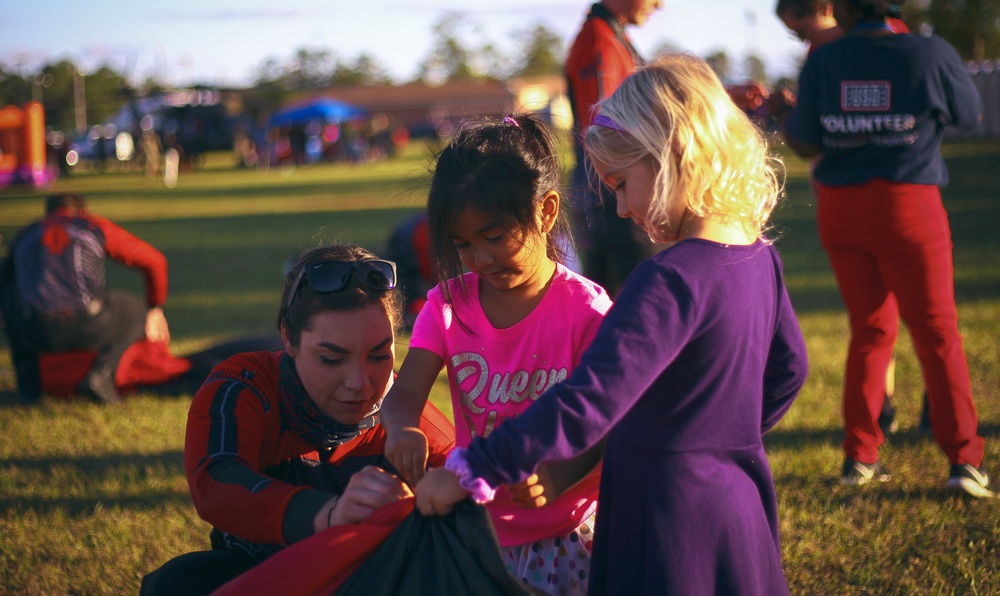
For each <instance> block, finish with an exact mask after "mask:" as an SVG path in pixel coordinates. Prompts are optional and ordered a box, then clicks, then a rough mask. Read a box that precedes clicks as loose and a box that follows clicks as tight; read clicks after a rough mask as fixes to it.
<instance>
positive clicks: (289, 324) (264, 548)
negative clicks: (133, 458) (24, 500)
mask: <svg viewBox="0 0 1000 596" xmlns="http://www.w3.org/2000/svg"><path fill="white" fill-rule="evenodd" d="M395 287H396V266H395V264H394V263H392V262H390V261H384V260H381V259H379V258H378V257H376V256H375V255H374V254H372V253H371V252H369V251H367V250H365V249H363V248H361V247H358V246H353V245H337V246H325V247H321V248H316V249H313V250H310V251H307V252H306V253H304V254H303V255H302V256H301V257H299V259H298V261H297V262H296V263H295V265H294V267H292V269H291V270H290V271H289V272H288V274H287V275H286V277H285V284H284V290H283V292H282V298H281V306H280V308H279V311H278V328H279V331H280V334H281V339H282V342H283V344H284V350H283V351H275V352H255V353H245V354H239V355H237V356H234V357H232V358H230V359H229V360H227V361H225V362H223V363H222V364H220V365H219V366H217V367H216V368H215V370H214V371H213V372H212V373H211V374H210V375H209V377H208V379H206V381H205V383H204V384H203V385H202V387H201V389H199V390H198V393H197V394H196V395H195V397H194V401H193V402H192V404H191V410H190V413H189V415H188V423H187V435H186V438H185V445H184V468H185V472H186V474H187V477H188V485H189V487H190V489H191V497H192V500H193V501H194V505H195V508H196V509H197V510H198V514H199V515H200V516H201V517H202V518H203V519H204V520H205V521H207V522H208V523H210V524H211V525H212V526H213V529H212V532H211V544H212V550H209V551H202V552H194V553H188V554H185V555H182V556H180V557H177V558H175V559H173V560H171V561H168V562H167V563H166V564H165V565H163V566H162V567H160V568H159V569H157V570H156V571H154V572H152V573H150V574H149V575H147V576H146V577H145V578H144V579H143V583H142V592H141V593H142V594H147V595H149V594H205V593H209V592H212V591H213V590H215V589H216V588H218V587H220V586H222V585H223V584H225V583H226V582H227V581H229V580H230V579H233V578H235V577H236V576H238V575H240V574H241V573H243V572H244V571H247V570H249V569H251V568H252V567H254V566H256V565H257V564H259V563H261V562H262V561H264V560H265V559H267V558H268V557H269V556H271V555H272V554H274V553H275V552H278V551H279V550H281V549H283V548H285V547H286V546H287V545H289V544H292V543H295V542H298V541H300V540H303V539H305V538H307V537H309V536H312V535H313V534H315V533H318V532H321V531H323V530H326V529H327V528H329V527H331V526H339V525H346V524H357V523H361V522H363V521H365V520H366V519H367V518H368V517H369V515H371V513H372V512H374V511H375V510H376V509H378V508H380V507H382V506H384V505H387V504H389V503H393V502H395V501H398V500H401V499H404V498H407V497H409V496H412V492H411V491H410V489H409V488H408V487H407V486H406V484H404V482H403V481H402V480H401V479H400V478H399V477H397V476H396V474H395V469H394V468H393V467H392V466H391V465H390V464H389V461H388V460H387V459H386V458H385V456H384V455H383V451H384V444H385V431H384V430H383V427H382V425H381V424H380V420H379V417H380V413H379V411H380V408H381V404H382V397H383V396H384V395H385V393H386V391H387V390H388V388H389V387H390V386H391V385H392V380H393V363H394V360H395V340H396V332H397V330H398V329H399V327H400V326H401V324H402V298H401V297H400V294H399V291H398V290H396V289H395ZM419 425H420V429H421V430H422V431H423V432H424V433H425V434H426V436H427V438H428V444H429V450H430V455H429V458H430V460H431V461H432V462H434V465H442V464H443V463H444V458H445V456H446V454H447V453H448V452H449V450H451V448H452V447H453V446H454V444H455V438H454V432H455V431H454V427H453V426H452V424H451V422H450V421H449V420H448V419H447V418H446V417H445V416H444V415H443V414H442V413H441V412H440V411H439V410H438V409H437V408H435V407H434V406H433V404H428V405H427V406H426V407H425V408H424V410H423V413H422V414H421V416H420V422H419Z"/></svg>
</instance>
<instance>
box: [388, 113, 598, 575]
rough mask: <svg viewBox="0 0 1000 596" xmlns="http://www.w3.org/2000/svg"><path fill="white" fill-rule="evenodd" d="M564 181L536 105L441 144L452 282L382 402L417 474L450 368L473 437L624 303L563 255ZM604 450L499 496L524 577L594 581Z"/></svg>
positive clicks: (440, 246)
mask: <svg viewBox="0 0 1000 596" xmlns="http://www.w3.org/2000/svg"><path fill="white" fill-rule="evenodd" d="M560 180H561V171H560V168H559V160H558V157H557V155H556V151H555V144H554V142H553V139H552V137H551V135H550V133H549V132H548V130H547V129H546V127H545V125H544V124H543V123H542V122H541V121H539V120H538V119H536V118H534V117H532V116H527V115H516V116H508V117H506V118H504V119H503V121H502V122H493V123H481V124H477V125H472V126H468V127H466V128H464V129H462V130H460V131H459V132H458V133H457V134H456V135H455V137H454V138H453V140H452V141H451V143H450V144H449V145H448V147H446V148H445V149H444V150H443V151H442V152H441V154H440V155H439V157H438V161H437V166H436V169H435V172H434V176H433V180H432V182H431V189H430V195H429V198H428V205H427V210H428V216H429V221H430V237H431V242H432V247H433V249H434V254H435V255H436V256H437V259H438V268H439V271H440V273H441V277H442V278H443V279H446V280H447V281H445V282H442V283H441V284H439V285H438V286H437V287H435V288H434V289H433V290H431V291H430V292H429V293H428V296H427V299H428V302H427V304H426V305H425V306H424V308H423V309H422V310H421V311H420V314H419V315H418V317H417V320H416V323H415V324H414V327H413V336H412V339H411V342H410V349H409V353H408V354H407V356H406V359H405V360H404V362H403V365H402V368H401V369H400V371H399V376H398V378H397V380H396V383H395V384H394V385H393V388H392V389H391V390H390V392H389V393H388V394H387V395H386V398H385V400H384V402H383V406H382V422H383V424H384V425H385V428H386V430H387V432H388V437H387V441H386V455H387V456H388V458H389V460H390V461H391V462H392V463H393V465H394V466H395V467H396V468H397V470H399V472H400V473H401V474H402V475H403V477H404V478H405V479H406V480H407V481H408V482H410V483H411V485H415V484H416V482H417V481H418V480H420V478H421V477H422V476H423V474H424V471H425V468H426V465H427V439H426V437H424V435H423V433H422V432H421V431H420V429H419V428H418V424H417V423H418V421H419V414H420V412H421V411H422V410H423V407H424V404H425V403H426V402H427V397H428V395H429V393H430V390H431V387H432V386H433V384H434V381H435V380H436V379H437V376H438V373H439V372H440V371H441V369H442V368H443V367H447V371H448V384H449V387H450V389H451V398H452V407H453V410H454V419H455V426H456V444H457V445H458V446H460V447H465V446H467V445H468V444H469V442H471V441H472V439H473V438H474V437H477V436H487V435H489V434H490V433H491V432H492V431H493V430H494V429H495V428H496V427H497V425H499V424H502V423H503V421H504V420H506V419H508V418H513V417H515V416H517V415H518V414H520V413H521V412H523V411H525V410H526V409H527V408H529V407H530V406H531V405H532V404H533V403H534V402H535V400H536V399H538V396H539V395H541V394H542V393H543V392H544V391H545V389H546V388H547V387H550V386H552V385H554V384H555V383H557V382H558V381H560V380H562V379H564V378H566V376H567V375H568V373H569V371H570V370H572V369H573V367H574V366H576V365H577V364H578V363H579V361H580V356H581V354H582V353H583V350H584V349H585V348H586V347H587V345H589V344H590V341H591V339H593V337H594V335H595V333H596V331H597V327H598V325H599V324H600V322H601V319H602V318H603V317H604V314H605V313H606V312H607V310H608V309H609V308H610V306H611V300H610V298H609V297H608V295H607V293H606V292H605V291H604V289H603V288H601V287H600V286H599V285H597V284H595V283H594V282H592V281H590V280H588V279H586V278H584V277H581V276H580V275H578V274H576V273H574V272H572V271H570V270H569V269H567V268H566V267H564V266H563V265H562V264H561V260H562V258H563V256H564V255H563V254H562V250H561V247H562V246H564V244H563V243H562V242H561V237H563V236H565V235H568V220H567V218H566V216H565V212H564V211H562V210H561V209H560V207H561V205H560V201H561V196H560V193H559V183H560ZM463 270H465V271H467V272H465V273H463ZM602 450H603V446H600V447H598V448H597V449H595V450H592V451H591V452H589V453H585V454H584V455H582V456H581V457H579V458H577V459H575V460H571V461H570V462H560V463H558V464H556V463H555V462H553V463H552V464H551V465H549V466H542V467H541V468H539V471H538V473H537V477H533V478H530V479H529V480H527V481H525V482H524V483H521V484H518V485H512V486H510V487H506V489H501V491H500V493H499V494H498V497H497V498H496V499H495V500H494V501H493V502H491V503H490V504H489V505H487V508H488V509H489V512H490V515H491V518H492V520H493V525H494V527H495V528H496V531H497V536H498V538H499V541H500V546H501V547H502V551H503V555H504V557H505V558H506V561H507V567H508V570H509V571H510V572H511V573H512V574H513V575H515V577H517V578H518V579H520V580H521V581H523V582H525V583H527V584H529V585H531V586H534V587H536V588H541V589H543V590H545V591H546V592H550V593H570V594H573V593H577V594H583V593H585V591H586V586H587V579H588V573H589V568H590V548H591V542H592V540H593V522H594V517H595V514H596V510H597V506H596V503H597V490H598V485H599V483H600V469H599V468H600V466H599V462H600V456H601V452H602Z"/></svg>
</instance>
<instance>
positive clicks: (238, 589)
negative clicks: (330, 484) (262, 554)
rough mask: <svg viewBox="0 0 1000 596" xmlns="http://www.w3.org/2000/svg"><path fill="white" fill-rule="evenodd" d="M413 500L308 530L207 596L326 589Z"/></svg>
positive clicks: (399, 518)
mask: <svg viewBox="0 0 1000 596" xmlns="http://www.w3.org/2000/svg"><path fill="white" fill-rule="evenodd" d="M415 504H416V499H414V498H412V497H411V498H409V499H403V500H401V501H396V502H394V503H390V504H388V505H386V506H385V507H382V508H381V509H379V510H378V511H376V512H375V513H373V514H372V515H371V517H369V518H368V520H367V521H366V522H364V523H361V524H354V525H350V526H334V527H332V528H329V529H327V530H325V531H323V532H320V533H319V534H313V535H312V536H310V537H309V538H306V539H305V540H302V541H301V542H296V543H295V544H293V545H291V546H289V547H288V548H286V549H284V550H281V551H278V552H277V553H275V554H274V555H272V556H271V557H269V558H268V559H267V560H266V561H264V562H263V563H261V564H260V565H257V566H256V567H254V568H253V569H250V570H249V571H247V572H246V573H244V574H242V575H240V576H239V577H236V578H235V579H232V580H230V581H229V582H227V583H226V584H224V585H223V586H222V587H221V588H219V589H218V590H216V591H215V592H213V596H236V595H239V596H254V595H260V596H272V595H273V594H302V595H305V594H331V593H333V592H334V591H335V590H336V589H337V588H338V587H339V586H340V584H342V583H344V582H345V581H347V579H348V578H349V577H350V576H351V574H352V573H354V571H355V570H356V569H357V568H358V567H359V566H360V565H361V564H362V563H363V562H364V561H365V560H366V559H367V558H368V556H369V555H370V554H371V553H372V552H373V551H374V550H375V549H376V548H378V546H379V545H380V544H382V542H383V541H384V540H385V539H386V538H387V537H388V536H389V534H391V533H392V531H393V530H395V529H396V526H397V525H399V524H400V522H402V521H403V520H404V519H406V517H407V516H408V515H410V513H411V512H412V511H413V508H414V506H415ZM331 553H336V555H335V556H334V555H332V554H331Z"/></svg>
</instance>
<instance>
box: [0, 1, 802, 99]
mask: <svg viewBox="0 0 1000 596" xmlns="http://www.w3.org/2000/svg"><path fill="white" fill-rule="evenodd" d="M775 1H776V0H665V1H664V2H663V3H662V4H663V8H662V9H661V10H660V11H658V12H656V13H654V14H653V16H652V17H651V18H650V19H649V21H648V22H647V23H646V24H645V25H644V26H643V27H641V28H638V27H631V28H630V29H629V32H630V35H631V37H632V39H633V42H634V44H635V46H636V48H637V49H638V51H639V52H640V54H642V55H644V56H651V55H652V54H653V53H654V51H655V50H657V49H658V48H660V47H662V46H663V45H665V44H671V45H673V46H675V47H677V48H679V49H681V50H686V51H690V52H692V53H694V54H696V55H698V56H702V57H704V56H706V55H708V54H710V53H713V52H715V51H718V50H724V51H725V52H726V53H727V54H728V55H729V58H730V61H731V64H733V67H734V69H735V70H736V74H737V75H741V74H742V73H743V72H745V56H746V55H747V53H748V50H750V51H751V52H752V53H755V54H757V55H759V56H761V58H762V59H763V60H764V63H765V66H766V69H767V73H768V75H769V76H770V77H771V78H772V79H774V78H777V77H779V76H782V75H790V74H794V73H795V72H796V71H797V69H798V65H799V63H800V61H801V59H802V56H803V55H804V47H803V45H802V43H801V42H799V41H798V40H797V39H795V38H794V37H793V36H792V35H791V34H790V33H789V32H788V31H787V30H785V29H784V27H783V26H782V25H781V23H780V21H778V19H777V17H776V16H774V2H775ZM588 6H589V3H588V2H587V1H586V0H581V1H579V2H568V1H566V0H534V1H531V0H368V1H367V2H358V3H348V2H343V1H342V0H282V1H277V2H275V1H274V0H269V1H266V2H265V1H263V0H171V1H170V2H164V1H163V0H139V1H136V0H90V1H88V2H80V1H78V0H73V1H69V0H3V1H0V64H2V65H3V67H4V69H6V70H10V71H14V72H19V73H20V74H21V75H22V76H28V75H30V74H32V73H34V72H36V71H37V70H38V68H39V66H41V65H43V64H46V63H51V62H57V61H59V60H61V59H67V60H69V61H71V62H73V63H75V64H78V65H81V66H82V67H84V68H86V69H94V68H96V67H98V66H101V65H108V66H110V67H111V68H112V69H114V70H116V71H117V72H120V73H124V74H125V75H126V76H127V77H128V78H129V80H130V81H131V82H132V83H133V84H136V83H139V82H141V81H143V80H145V79H146V78H147V77H151V76H152V77H155V78H156V79H157V80H159V81H161V82H164V83H167V84H170V85H177V86H182V85H189V84H193V83H202V84H213V85H218V86H233V87H239V86H246V85H250V84H251V83H252V82H253V80H254V78H255V75H256V74H257V72H258V71H259V69H260V67H261V65H262V64H263V63H264V61H265V60H266V59H268V58H273V59H276V60H278V61H279V62H286V61H288V60H289V59H290V58H291V57H292V56H293V55H294V53H295V52H296V50H298V49H300V48H309V49H311V50H319V49H325V50H328V51H330V52H331V53H332V54H333V55H334V56H336V57H337V58H338V59H340V60H341V61H343V62H347V63H353V62H354V60H355V59H356V58H357V57H358V56H359V55H360V54H361V53H367V54H370V55H372V56H374V57H375V59H376V61H377V62H378V63H379V64H381V65H382V66H383V67H384V68H385V69H386V70H387V71H388V73H389V75H390V76H391V77H393V79H395V80H396V81H397V82H405V81H407V80H410V79H412V78H413V77H414V76H415V75H416V74H417V72H418V68H419V65H420V63H421V62H422V61H423V60H424V59H425V58H426V57H427V56H428V54H429V53H430V50H431V48H432V44H433V35H432V29H433V26H434V23H435V22H437V21H439V20H440V19H441V17H442V16H443V15H445V14H447V13H449V12H460V13H462V14H463V15H464V19H463V22H464V23H467V24H468V28H467V30H464V31H463V32H462V39H463V41H464V42H465V43H466V45H467V46H468V47H474V46H477V45H481V44H482V43H483V42H485V41H488V42H491V43H493V44H494V45H495V46H497V47H499V48H500V49H501V50H502V51H503V52H504V53H505V54H508V55H509V54H512V50H513V49H514V48H516V47H517V43H516V42H515V41H514V40H515V33H517V32H518V31H524V30H527V29H529V28H534V27H535V26H537V25H544V26H545V27H546V28H547V29H549V30H550V31H552V32H553V33H555V34H557V35H558V36H559V37H560V38H562V39H563V42H564V44H565V47H566V48H568V46H569V43H570V42H571V41H572V39H573V37H574V35H575V34H576V31H577V30H578V29H579V27H580V24H581V23H582V22H583V18H584V16H585V14H586V11H587V8H588Z"/></svg>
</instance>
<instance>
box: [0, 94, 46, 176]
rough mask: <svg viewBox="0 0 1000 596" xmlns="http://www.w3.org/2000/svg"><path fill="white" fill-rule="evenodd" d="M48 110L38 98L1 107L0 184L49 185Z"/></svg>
mask: <svg viewBox="0 0 1000 596" xmlns="http://www.w3.org/2000/svg"><path fill="white" fill-rule="evenodd" d="M51 181H52V174H51V172H50V171H49V168H48V167H47V164H46V159H45V110H44V109H43V108H42V104H41V103H40V102H37V101H29V102H28V103H26V104H24V107H22V108H19V107H17V106H4V107H2V108H0V188H3V187H5V186H8V185H10V184H33V185H35V186H37V187H43V186H46V185H48V183H49V182H51Z"/></svg>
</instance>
